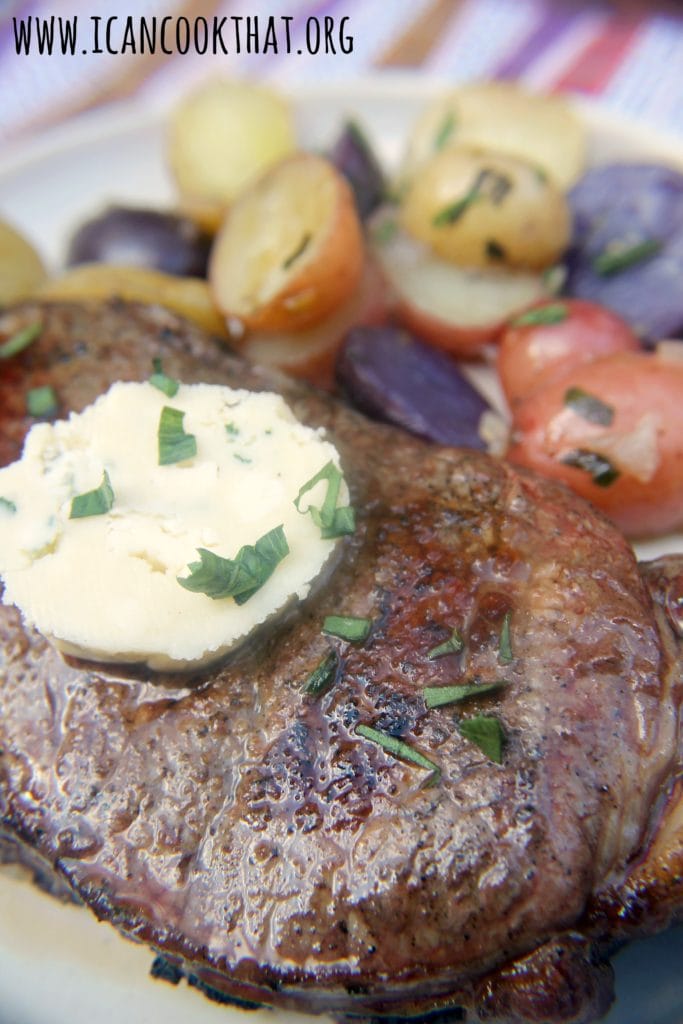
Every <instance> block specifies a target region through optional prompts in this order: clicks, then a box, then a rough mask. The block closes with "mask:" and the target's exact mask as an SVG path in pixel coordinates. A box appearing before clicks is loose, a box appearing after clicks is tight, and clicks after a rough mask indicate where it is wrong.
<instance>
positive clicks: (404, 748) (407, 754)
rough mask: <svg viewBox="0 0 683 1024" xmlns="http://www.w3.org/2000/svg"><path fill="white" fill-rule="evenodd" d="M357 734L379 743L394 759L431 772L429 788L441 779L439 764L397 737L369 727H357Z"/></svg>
mask: <svg viewBox="0 0 683 1024" xmlns="http://www.w3.org/2000/svg"><path fill="white" fill-rule="evenodd" d="M356 732H357V733H359V734H360V735H361V736H364V737H365V739H366V740H372V742H373V743H378V744H379V746H380V747H382V748H383V749H384V750H386V751H387V753H388V754H393V756H394V757H397V758H399V759H400V760H402V761H410V762H411V763H412V764H416V765H419V767H420V768H426V769H427V770H428V771H431V773H432V774H431V776H430V778H429V780H428V782H427V785H428V786H435V785H436V783H437V782H438V781H439V779H440V778H441V769H440V768H439V766H438V765H437V764H434V762H433V761H430V760H429V758H427V757H425V756H424V754H421V753H420V752H419V750H413V748H412V747H411V746H409V745H408V744H407V743H404V742H403V740H399V739H398V738H397V737H396V736H390V735H389V734H388V733H386V732H380V731H379V729H373V728H372V727H371V726H369V725H357V726H356Z"/></svg>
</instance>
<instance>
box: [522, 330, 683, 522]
mask: <svg viewBox="0 0 683 1024" xmlns="http://www.w3.org/2000/svg"><path fill="white" fill-rule="evenodd" d="M674 344H675V345H676V346H679V347H680V346H681V343H680V342H676V343H671V345H674ZM679 352H680V348H678V347H677V348H673V349H672V348H667V347H666V346H663V347H662V348H661V349H658V350H657V352H656V353H651V352H620V353H616V354H613V355H610V356H605V357H604V358H602V359H597V360H595V361H593V362H590V363H586V364H584V365H583V366H578V367H575V368H574V369H573V370H570V371H569V372H567V373H565V374H563V375H562V376H561V377H560V378H558V379H554V380H552V381H551V382H550V383H549V384H548V385H547V386H545V387H542V388H540V389H539V390H537V391H535V392H534V393H533V394H532V395H529V397H528V398H526V399H525V400H523V401H522V402H520V403H519V404H518V405H517V406H516V407H515V409H514V420H513V428H512V446H511V447H510V449H509V451H508V453H507V458H508V459H509V460H510V461H511V462H515V463H517V464H518V465H523V466H528V467H530V468H531V469H535V470H537V471H538V472H540V473H542V474H544V475H545V476H550V477H554V478H555V479H559V480H562V481H563V482H564V483H566V484H568V485H569V487H571V488H572V490H574V491H576V492H577V493H579V494H581V495H583V497H585V498H588V499H589V500H590V501H592V502H593V503H594V504H595V505H597V506H598V507H599V508H601V509H602V510H603V511H604V512H606V513H607V514H608V515H609V516H610V517H611V518H612V519H613V520H614V522H615V523H616V524H617V526H619V527H620V528H621V529H622V530H623V532H624V533H625V534H627V535H628V536H630V537H644V536H647V535H653V534H658V533H664V532H666V531H668V530H673V529H676V528H678V527H680V526H681V525H683V359H682V358H681V355H680V354H679Z"/></svg>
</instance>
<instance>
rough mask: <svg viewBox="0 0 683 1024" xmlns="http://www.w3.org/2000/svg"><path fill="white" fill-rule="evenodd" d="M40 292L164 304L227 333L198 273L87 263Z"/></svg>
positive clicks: (50, 296)
mask: <svg viewBox="0 0 683 1024" xmlns="http://www.w3.org/2000/svg"><path fill="white" fill-rule="evenodd" d="M37 294H38V296H39V297H40V298H42V299H55V300H64V301H67V302H70V301H74V302H104V301H106V300H107V299H115V298H119V299H124V300H126V301H127V302H144V303H146V304H148V305H158V306H165V307H166V308H167V309H171V310H173V312H175V313H178V314H180V316H184V317H187V319H188V320H192V321H194V322H195V323H197V324H199V325H200V326H201V327H203V328H204V329H205V330H207V331H209V332H211V333H212V334H218V335H220V336H221V337H226V329H225V321H224V320H223V318H222V317H221V316H220V315H219V313H218V312H217V310H216V307H215V306H214V304H213V299H212V297H211V291H210V289H209V286H208V284H207V283H206V281H202V280H200V279H199V278H195V277H174V276H173V275H172V274H162V273H161V271H158V270H149V269H148V268H146V267H126V266H120V265H118V264H117V265H114V264H110V263H84V264H82V265H81V266H78V267H74V268H73V269H72V270H68V271H67V272H66V273H65V274H63V275H62V276H61V277H56V278H53V279H52V280H50V281H47V282H46V283H45V284H44V285H43V286H42V287H41V288H40V289H38V292H37Z"/></svg>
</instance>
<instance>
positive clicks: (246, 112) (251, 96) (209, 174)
mask: <svg viewBox="0 0 683 1024" xmlns="http://www.w3.org/2000/svg"><path fill="white" fill-rule="evenodd" d="M294 147H295V134H294V124H293V118H292V113H291V111H290V108H289V105H288V104H287V102H286V101H285V100H284V99H283V98H282V97H281V96H279V95H278V94H277V93H276V92H273V91H272V90H270V89H267V88H265V87H263V86H261V85H255V84H253V83H250V82H238V81H232V80H230V79H223V78H216V79H211V80H209V81H208V82H205V83H204V84H203V85H201V86H199V88H198V89H196V90H195V91H194V92H191V93H190V94H189V95H188V96H187V97H186V98H185V99H184V100H183V101H182V102H181V103H180V104H179V105H178V106H177V107H175V108H174V110H173V111H172V114H171V119H170V124H169V131H168V159H169V164H170V168H171V173H172V174H173V176H174V178H175V181H176V183H177V185H178V189H179V191H180V196H181V205H182V207H183V210H184V211H185V212H187V213H188V214H189V215H190V216H193V217H195V219H197V220H198V221H199V222H200V223H201V224H202V225H203V226H204V227H206V228H208V229H212V230H215V229H216V228H217V227H218V225H219V224H220V221H221V219H222V216H223V213H224V211H225V209H226V208H227V207H228V206H229V205H230V203H231V202H232V201H233V199H234V198H235V196H237V195H238V194H239V193H240V192H241V191H242V189H243V188H245V187H246V186H247V185H249V184H251V182H253V181H254V180H255V179H256V178H258V177H259V175H261V174H263V172H264V171H266V170H267V169H268V168H269V167H272V166H273V165H274V164H276V163H277V162H278V161H279V160H282V158H283V157H285V156H286V155H287V154H288V153H292V152H293V151H294Z"/></svg>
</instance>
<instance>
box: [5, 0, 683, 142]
mask: <svg viewBox="0 0 683 1024" xmlns="http://www.w3.org/2000/svg"><path fill="white" fill-rule="evenodd" d="M680 11H681V13H680V14H679V13H677V12H676V8H675V6H674V7H669V8H667V9H663V8H662V9H659V8H657V9H654V8H653V7H652V6H651V5H649V4H642V3H641V4H640V5H638V4H636V5H635V6H632V5H616V6H614V5H606V4H601V5H597V4H596V5H592V4H590V3H583V4H576V3H566V2H565V3H560V2H557V0H556V2H552V0H324V2H320V0H319V2H317V3H312V2H310V0H307V2H303V0H224V2H222V3H220V2H216V0H197V2H187V0H186V2H185V3H179V2H175V3H174V2H172V0H166V2H162V0H136V3H135V5H134V7H133V5H131V8H129V9H126V8H125V7H122V6H121V5H120V4H118V5H115V4H113V3H112V0H90V2H89V3H85V2H84V0H32V2H31V0H28V2H27V0H23V2H20V0H0V142H3V141H8V140H11V139H13V138H16V137H18V136H20V135H22V134H25V133H27V132H29V131H32V130H36V129H37V128H39V127H42V126H44V125H47V124H51V123H54V122H56V121H58V120H60V119H62V118H64V117H66V116H68V115H69V114H72V113H75V112H78V111H79V110H83V109H86V108H89V107H91V106H94V105H96V104H98V103H107V102H111V101H112V100H117V99H122V98H124V97H127V96H131V95H139V96H141V97H143V98H148V99H149V100H150V101H154V102H158V101H163V100H164V99H166V98H169V99H172V98H173V97H175V96H176V95H178V94H180V93H181V92H183V91H185V90H186V89H187V87H188V85H190V84H191V83H193V82H194V81H197V80H199V79H201V78H204V77H205V76H206V75H208V74H212V73H223V74H228V75H240V76H241V75H245V76H250V77H258V78H260V79H263V80H269V81H272V82H274V83H277V84H279V85H282V86H285V87H286V85H287V83H289V82H311V83H312V84H313V83H315V82H317V81H322V80H336V81H340V80H344V79H350V78H357V77H359V76H361V75H364V74H368V73H374V72H378V71H382V72H386V71H390V70H391V69H412V70H415V71H416V72H417V73H422V74H427V75H432V76H435V77H437V76H438V77H439V78H443V79H447V80H451V81H454V82H459V81H462V80H464V79H472V78H490V77H505V78H519V79H521V80H523V81H525V82H527V83H529V85H531V86H533V87H538V88H542V89H546V90H564V91H569V92H577V93H580V94H583V95H588V96H591V97H593V98H597V99H599V100H600V101H602V102H603V103H604V104H606V105H607V106H609V107H610V108H612V109H614V110H617V111H620V112H622V113H624V114H626V115H629V116H631V117H634V118H637V119H641V120H645V121H647V122H648V123H649V124H651V125H652V126H655V127H659V128H662V129H665V130H668V131H671V132H675V133H678V134H683V8H681V9H680ZM114 14H115V15H118V16H119V18H120V19H124V18H125V16H126V15H128V14H131V15H134V17H136V18H140V17H142V16H145V17H148V18H150V17H152V16H157V17H163V16H165V15H176V16H186V17H188V18H190V19H192V18H196V17H206V18H211V17H213V16H214V15H216V16H218V17H223V16H227V17H230V16H242V17H246V16H251V17H254V16H259V17H260V18H263V19H265V18H267V17H268V16H274V17H276V18H279V17H281V16H285V15H286V16H291V17H292V18H293V19H294V21H293V22H292V24H293V26H295V30H294V32H293V41H294V44H295V46H296V42H297V32H298V33H299V34H300V33H301V32H302V31H303V26H304V25H305V21H306V18H307V17H309V16H316V17H318V18H323V17H325V16H331V17H334V18H335V20H336V22H337V23H339V21H340V19H341V18H342V17H347V18H348V22H347V23H346V26H347V29H348V31H349V32H350V33H351V34H352V35H353V37H354V48H353V52H352V53H350V54H340V53H338V54H337V55H336V56H326V55H323V54H317V55H314V54H306V53H304V54H302V55H299V54H297V53H296V52H294V53H290V54H287V53H282V52H280V53H278V54H274V53H268V54H263V55H255V54H245V53H242V54H230V55H229V56H227V57H226V56H224V55H220V56H215V57H214V56H211V55H208V54H205V55H202V56H197V55H192V54H186V55H179V54H172V55H169V56H165V55H163V54H155V55H149V54H144V55H137V56H129V55H121V54H117V55H108V54H94V53H87V54H83V53H81V52H77V53H75V54H74V55H73V56H71V55H68V56H62V55H61V54H53V55H52V56H47V55H42V56H41V55H38V54H35V53H32V54H31V55H30V56H26V55H24V54H17V52H16V43H15V33H14V27H13V19H14V18H26V17H28V16H29V15H32V16H33V17H34V18H35V17H50V16H51V15H57V16H59V15H61V16H63V17H73V16H76V15H77V16H78V17H79V21H82V22H83V23H88V22H89V20H90V17H91V16H92V15H99V16H101V17H102V18H103V19H106V18H107V17H109V16H111V15H114Z"/></svg>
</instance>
